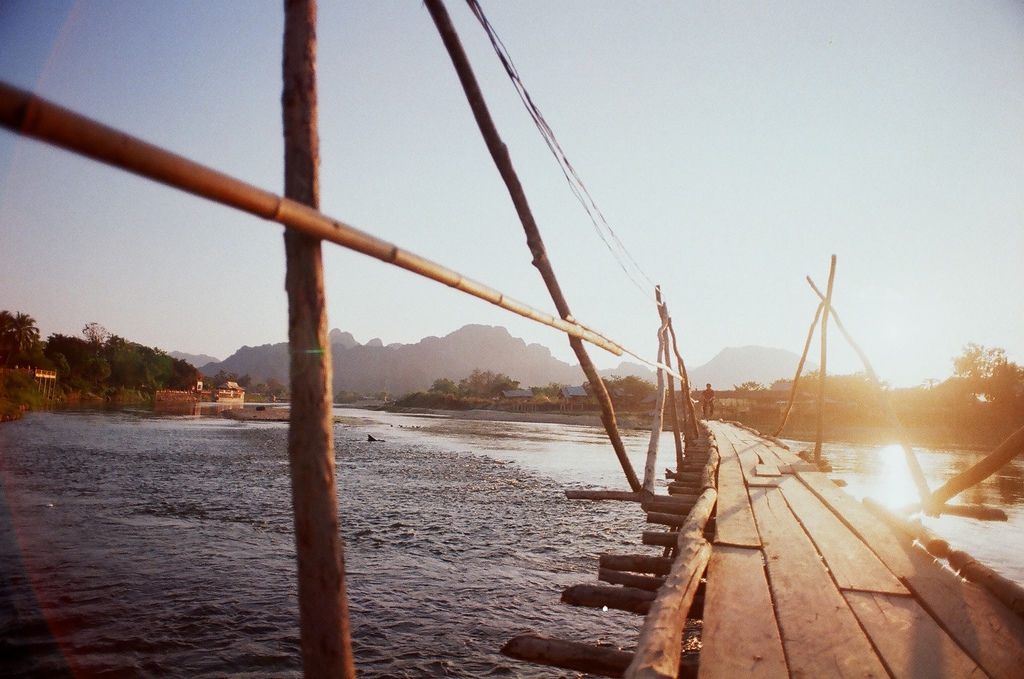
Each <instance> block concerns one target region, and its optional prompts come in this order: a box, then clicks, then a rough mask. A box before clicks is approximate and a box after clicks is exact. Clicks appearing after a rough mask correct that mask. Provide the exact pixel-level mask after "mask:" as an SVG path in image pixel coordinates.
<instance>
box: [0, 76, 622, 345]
mask: <svg viewBox="0 0 1024 679" xmlns="http://www.w3.org/2000/svg"><path fill="white" fill-rule="evenodd" d="M0 125H2V126H3V127H6V128H7V129H9V130H11V131H13V132H16V133H18V134H21V135H23V136H26V137H31V138H33V139H38V140H40V141H45V142H47V143H50V144H52V145H54V146H58V147H60V148H63V149H65V150H68V151H73V152H75V153H78V154H79V155H82V156H85V157H87V158H91V159H93V160H97V161H100V162H102V163H106V164H108V165H112V166H114V167H117V168H120V169H122V170H127V171H128V172H132V173H134V174H137V175H140V176H142V177H146V178H147V179H152V180H153V181H156V182H159V183H161V184H166V185H167V186H172V187H174V188H177V189H181V190H182V191H186V192H188V193H191V194H193V195H196V196H199V197H201V198H206V199H208V200H212V201H214V202H216V203H220V204H222V205H226V206H228V207H232V208H235V209H238V210H241V211H243V212H247V213H249V214H251V215H255V216H257V217H260V218H262V219H266V220H268V221H272V222H277V223H278V224H281V225H282V226H285V227H287V228H289V229H294V230H296V231H299V232H301V233H304V234H306V235H307V236H311V237H313V238H316V239H319V240H324V241H328V242H331V243H335V244H337V245H340V246H342V247H345V248H348V249H349V250H354V251H356V252H359V253H362V254H364V255H367V256H370V257H373V258H375V259H379V260H381V261H382V262H387V263H388V264H393V265H394V266H397V267H399V268H402V269H405V270H406V271H410V272H412V273H414V274H417V275H419V276H423V277H424V278H429V279H430V280H433V281H436V282H438V283H443V284H445V285H447V286H449V287H451V288H455V289H456V290H459V291H461V292H464V293H466V294H468V295H472V296H473V297H477V298H479V299H482V300H484V301H486V302H490V303H491V304H493V305H495V306H498V307H501V308H503V309H506V310H507V311H511V312H513V313H515V314H518V315H520V316H523V317H524V318H528V319H530V320H532V321H536V322H538V323H542V324H544V325H547V326H549V327H552V328H555V329H556V330H560V331H561V332H564V333H566V334H568V335H570V336H572V337H576V338H579V339H581V340H584V341H586V342H590V343H591V344H593V345H594V346H597V347H600V348H602V349H604V350H605V351H608V352H610V353H612V354H614V355H616V356H621V355H623V354H624V353H629V354H630V355H634V354H632V352H627V351H626V350H625V349H624V348H623V347H622V346H620V345H619V344H618V343H616V342H614V341H613V340H611V339H609V338H607V337H605V336H604V335H602V334H600V333H598V332H595V331H594V330H591V329H590V328H588V327H586V326H585V325H583V324H582V323H579V322H577V321H576V320H575V319H561V318H556V317H554V316H552V315H551V314H548V313H545V312H543V311H539V310H537V309H534V308H533V307H531V306H529V305H527V304H525V303H523V302H519V301H516V300H514V299H512V298H509V297H506V296H505V295H504V294H503V293H501V292H500V291H498V290H496V289H494V288H490V287H488V286H486V285H484V284H483V283H479V282H477V281H474V280H471V279H469V278H466V277H464V276H463V275H462V274H460V273H458V272H457V271H454V270H452V269H449V268H447V267H444V266H442V265H441V264H437V263H435V262H433V261H431V260H429V259H426V258H424V257H420V256H419V255H416V254H414V253H412V252H409V251H407V250H403V249H401V248H399V247H398V246H397V245H394V244H392V243H389V242H387V241H385V240H382V239H380V238H377V237H375V236H371V235H370V234H368V233H366V232H364V231H360V230H358V229H356V228H354V227H352V226H349V225H348V224H345V223H344V222H340V221H338V220H336V219H332V218H330V217H328V216H327V215H325V214H323V213H321V212H319V211H318V210H316V209H314V208H311V207H309V206H306V205H302V204H301V203H299V202H297V201H294V200H291V199H289V198H285V197H282V196H279V195H276V194H274V193H272V192H270V191H265V190H263V189H260V188H257V187H255V186H252V185H251V184H248V183H246V182H243V181H241V180H239V179H236V178H234V177H231V176H230V175H227V174H224V173H222V172H219V171H217V170H214V169H212V168H210V167H207V166H205V165H202V164H200V163H197V162H194V161H191V160H188V159H187V158H184V157H182V156H179V155H177V154H175V153H171V152H170V151H166V150H164V149H162V148H160V147H158V146H155V145H153V144H150V143H147V142H144V141H142V140H140V139H138V138H135V137H132V136H131V135H128V134H125V133H124V132H120V131H118V130H116V129H114V128H111V127H108V126H106V125H103V124H101V123H98V122H96V121H94V120H91V119H89V118H87V117H85V116H82V115H80V114H77V113H74V112H73V111H70V110H68V109H66V108H63V107H61V106H58V105H56V104H54V103H52V102H50V101H47V100H46V99H43V98H41V97H37V96H35V95H33V94H32V93H31V92H26V91H24V90H20V89H18V88H16V87H13V86H12V85H10V84H8V83H5V82H0ZM637 358H639V357H637ZM641 360H642V359H641Z"/></svg>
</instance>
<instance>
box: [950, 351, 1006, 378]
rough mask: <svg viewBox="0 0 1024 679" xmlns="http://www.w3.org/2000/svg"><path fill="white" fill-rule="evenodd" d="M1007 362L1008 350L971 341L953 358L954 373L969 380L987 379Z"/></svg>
mask: <svg viewBox="0 0 1024 679" xmlns="http://www.w3.org/2000/svg"><path fill="white" fill-rule="evenodd" d="M1006 362H1007V361H1006V351H1004V350H1003V349H1000V348H998V347H993V348H991V349H988V348H986V347H984V346H982V345H980V344H975V343H974V342H970V343H968V344H967V345H966V346H965V347H964V348H963V353H961V354H960V355H959V356H957V357H956V358H954V359H953V375H955V376H956V377H963V378H966V379H968V380H986V379H988V378H990V377H992V375H993V374H995V372H996V370H997V369H998V368H999V366H1002V365H1005V364H1006Z"/></svg>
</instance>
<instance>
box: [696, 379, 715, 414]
mask: <svg viewBox="0 0 1024 679" xmlns="http://www.w3.org/2000/svg"><path fill="white" fill-rule="evenodd" d="M700 404H701V408H702V409H703V411H704V419H705V420H710V419H711V418H712V417H714V416H715V392H714V390H713V389H712V388H711V383H710V382H709V383H707V385H705V388H704V392H703V393H702V394H701V395H700Z"/></svg>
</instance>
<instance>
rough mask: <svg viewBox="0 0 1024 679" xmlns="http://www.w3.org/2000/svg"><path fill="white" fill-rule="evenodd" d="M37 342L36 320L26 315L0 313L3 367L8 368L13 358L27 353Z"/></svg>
mask: <svg viewBox="0 0 1024 679" xmlns="http://www.w3.org/2000/svg"><path fill="white" fill-rule="evenodd" d="M38 342H39V328H38V327H37V326H36V319H34V318H32V317H31V316H29V315H28V314H26V313H22V312H20V311H19V312H17V313H14V314H12V313H11V312H9V311H0V347H2V350H3V352H4V365H5V366H6V367H10V365H11V362H12V361H13V360H14V357H15V356H17V355H19V354H21V353H22V352H25V351H29V350H30V349H32V347H34V346H35V345H36V344H37V343H38Z"/></svg>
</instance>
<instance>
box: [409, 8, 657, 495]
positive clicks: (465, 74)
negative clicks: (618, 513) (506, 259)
mask: <svg viewBox="0 0 1024 679" xmlns="http://www.w3.org/2000/svg"><path fill="white" fill-rule="evenodd" d="M424 4H425V5H426V7H427V11H429V12H430V16H431V17H432V18H433V20H434V24H435V25H436V26H437V30H438V33H440V35H441V40H442V42H444V45H445V49H447V50H448V55H449V57H451V60H452V64H453V65H454V66H455V72H456V73H457V74H458V77H459V81H460V82H461V83H462V89H463V90H464V91H465V93H466V99H467V100H468V102H469V107H470V109H471V110H472V112H473V117H474V118H475V119H476V123H477V126H478V127H479V128H480V132H481V134H482V135H483V138H484V142H485V143H486V144H487V149H488V151H490V154H491V158H492V159H493V160H494V164H495V166H496V167H497V169H498V172H499V174H500V175H501V178H502V180H503V181H504V182H505V186H506V187H507V189H508V192H509V196H510V197H511V198H512V203H513V204H514V205H515V208H516V213H517V214H518V215H519V220H520V222H522V225H523V231H524V232H525V233H526V243H527V245H528V246H529V248H530V253H531V254H532V255H533V265H534V266H535V267H536V268H537V271H539V272H540V275H541V278H542V279H543V280H544V284H545V286H547V289H548V294H550V295H551V300H552V301H553V302H554V304H555V309H556V310H557V311H558V315H559V317H561V318H562V319H563V320H566V321H572V320H573V316H572V312H571V311H570V310H569V304H568V303H567V302H566V301H565V296H564V295H563V294H562V289H561V287H560V286H559V284H558V280H557V278H556V277H555V272H554V270H553V269H552V267H551V262H550V261H549V260H548V256H547V252H546V250H545V248H544V241H543V240H542V239H541V236H540V230H539V229H538V228H537V223H536V221H535V220H534V218H533V212H532V211H531V210H530V205H529V203H528V202H527V200H526V193H525V192H524V191H523V187H522V184H520V182H519V177H518V176H517V175H516V171H515V168H514V167H513V166H512V160H511V158H510V157H509V154H508V148H507V147H506V146H505V144H504V143H503V142H502V140H501V136H500V135H499V134H498V130H497V128H496V127H495V126H494V121H493V120H492V119H491V115H490V113H489V112H488V110H487V104H486V102H485V101H484V97H483V93H482V92H481V91H480V86H479V85H478V84H477V82H476V76H474V75H473V69H472V67H471V66H470V64H469V59H468V58H467V57H466V53H465V51H464V50H463V49H462V43H461V42H460V41H459V36H458V34H457V33H456V32H455V26H453V25H452V22H451V18H450V17H449V16H448V11H447V10H446V9H445V7H444V3H442V2H441V0H424ZM569 346H571V347H572V350H573V353H575V354H576V358H577V360H579V362H580V367H581V368H582V369H583V372H584V374H586V376H587V380H588V381H589V382H590V386H591V389H592V390H593V393H594V396H595V397H596V398H597V402H598V404H599V405H600V407H601V422H602V423H603V424H604V427H605V430H606V431H607V432H608V438H609V439H610V440H611V443H612V448H614V450H615V455H616V457H618V459H619V464H620V465H621V466H622V471H623V472H624V473H625V475H626V480H627V481H628V482H629V487H630V488H631V489H632V490H633V491H634V492H640V491H641V489H642V486H641V484H640V481H639V480H638V479H637V477H636V472H634V471H633V465H632V464H631V463H630V461H629V457H628V456H627V455H626V447H625V445H624V444H623V443H622V437H621V436H620V434H619V427H618V423H617V422H616V421H615V409H614V408H613V407H612V400H611V397H610V396H609V395H608V390H607V389H606V388H605V385H604V381H603V380H602V379H601V376H600V375H598V373H597V368H596V367H595V366H594V364H593V362H592V361H591V360H590V356H589V355H588V354H587V350H586V347H584V346H583V342H581V341H580V340H579V338H577V337H573V336H572V335H570V336H569Z"/></svg>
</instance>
